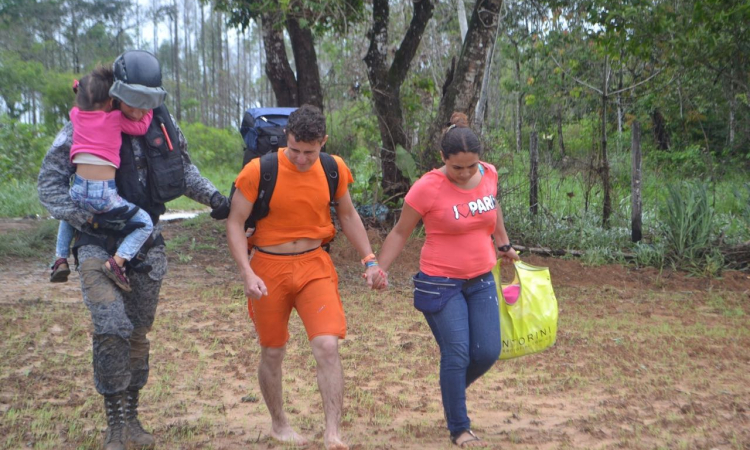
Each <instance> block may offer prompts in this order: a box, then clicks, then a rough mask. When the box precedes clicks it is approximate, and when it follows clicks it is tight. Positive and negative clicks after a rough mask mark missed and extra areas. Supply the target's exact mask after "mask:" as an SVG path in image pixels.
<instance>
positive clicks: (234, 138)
mask: <svg viewBox="0 0 750 450" xmlns="http://www.w3.org/2000/svg"><path fill="white" fill-rule="evenodd" d="M180 128H182V133H183V134H184V135H185V138H186V139H187V142H188V152H189V153H190V158H191V159H192V161H193V163H195V165H197V166H198V167H199V168H203V167H206V166H212V167H218V166H225V167H236V170H237V172H239V171H240V169H241V168H242V157H243V155H242V152H243V149H244V144H243V142H242V136H241V135H240V132H239V131H238V130H236V129H230V128H224V129H221V128H211V127H207V126H205V125H203V124H202V123H199V122H196V123H185V124H180Z"/></svg>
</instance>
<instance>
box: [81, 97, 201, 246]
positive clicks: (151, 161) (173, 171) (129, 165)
mask: <svg viewBox="0 0 750 450" xmlns="http://www.w3.org/2000/svg"><path fill="white" fill-rule="evenodd" d="M153 111H154V116H153V119H152V120H151V125H150V126H149V128H148V131H146V134H145V136H130V135H126V134H123V135H122V147H120V168H119V169H117V173H116V175H115V183H116V184H117V192H118V194H119V195H120V197H122V198H124V199H125V200H127V201H129V202H130V203H133V204H135V205H137V206H138V207H140V208H141V209H143V210H144V211H146V212H147V213H148V214H149V215H150V216H151V221H152V222H153V223H154V225H156V223H157V222H158V221H159V216H160V215H162V214H164V212H165V211H166V210H167V207H166V206H165V205H164V204H165V203H166V202H168V201H170V200H174V199H175V198H177V197H179V196H181V195H182V194H184V193H185V190H186V184H185V168H184V166H183V162H182V149H181V148H180V143H179V140H178V139H179V138H178V135H177V129H176V128H175V126H174V122H172V117H171V116H170V115H169V111H168V110H167V107H166V106H164V105H161V106H159V107H158V108H155V109H154V110H153ZM133 139H141V142H142V143H144V144H145V145H144V146H143V152H144V154H143V155H141V157H139V158H136V156H135V154H134V153H133V142H132V141H133ZM140 169H146V184H145V185H144V184H143V183H141V181H140V179H139V170H140ZM117 237H118V236H117V232H112V233H111V234H110V235H109V237H108V238H104V237H100V236H93V235H90V234H87V233H81V232H77V233H76V241H75V243H74V246H73V252H74V255H75V256H76V260H77V256H78V255H77V250H78V248H79V247H81V246H83V245H98V246H100V247H102V248H104V249H106V250H107V251H108V252H109V253H110V254H114V250H115V249H116V248H117V247H116V242H117ZM119 237H122V236H119ZM163 243H164V239H163V238H162V237H161V236H158V237H157V238H156V240H154V239H150V238H149V240H148V241H147V243H146V244H144V248H143V249H141V250H142V251H143V252H146V251H147V250H148V248H150V247H151V246H152V245H159V244H163Z"/></svg>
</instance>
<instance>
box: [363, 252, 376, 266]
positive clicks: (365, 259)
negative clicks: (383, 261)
mask: <svg viewBox="0 0 750 450" xmlns="http://www.w3.org/2000/svg"><path fill="white" fill-rule="evenodd" d="M374 259H375V254H374V253H370V254H369V255H367V256H365V257H364V258H362V261H361V262H362V265H363V266H364V265H365V264H366V263H367V261H372V260H374Z"/></svg>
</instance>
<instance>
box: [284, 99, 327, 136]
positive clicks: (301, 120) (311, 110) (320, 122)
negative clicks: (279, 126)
mask: <svg viewBox="0 0 750 450" xmlns="http://www.w3.org/2000/svg"><path fill="white" fill-rule="evenodd" d="M286 134H287V136H288V135H290V134H291V135H293V136H294V139H295V140H297V141H300V142H316V141H320V140H321V139H323V138H324V137H326V116H324V115H323V112H322V111H321V110H320V109H318V108H317V107H316V106H313V105H302V106H300V107H299V108H297V109H296V110H294V111H293V112H292V113H291V114H290V115H289V121H288V122H287V124H286Z"/></svg>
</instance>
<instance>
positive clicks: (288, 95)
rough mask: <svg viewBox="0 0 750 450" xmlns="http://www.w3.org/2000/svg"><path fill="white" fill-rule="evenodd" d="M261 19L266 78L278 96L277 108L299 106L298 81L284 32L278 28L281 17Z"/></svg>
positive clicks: (267, 16)
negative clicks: (287, 51) (287, 53)
mask: <svg viewBox="0 0 750 450" xmlns="http://www.w3.org/2000/svg"><path fill="white" fill-rule="evenodd" d="M261 17H262V18H261V24H262V27H263V47H264V49H265V53H266V76H267V77H268V80H269V81H270V83H271V87H272V88H273V92H274V94H276V106H283V107H292V106H299V100H298V98H297V79H296V77H295V76H294V71H293V70H292V66H291V65H290V64H289V59H288V58H287V55H286V46H285V45H284V32H283V31H282V30H281V29H280V28H276V24H277V23H278V22H279V21H280V15H279V14H278V13H264V14H263V15H262V16H261Z"/></svg>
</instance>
